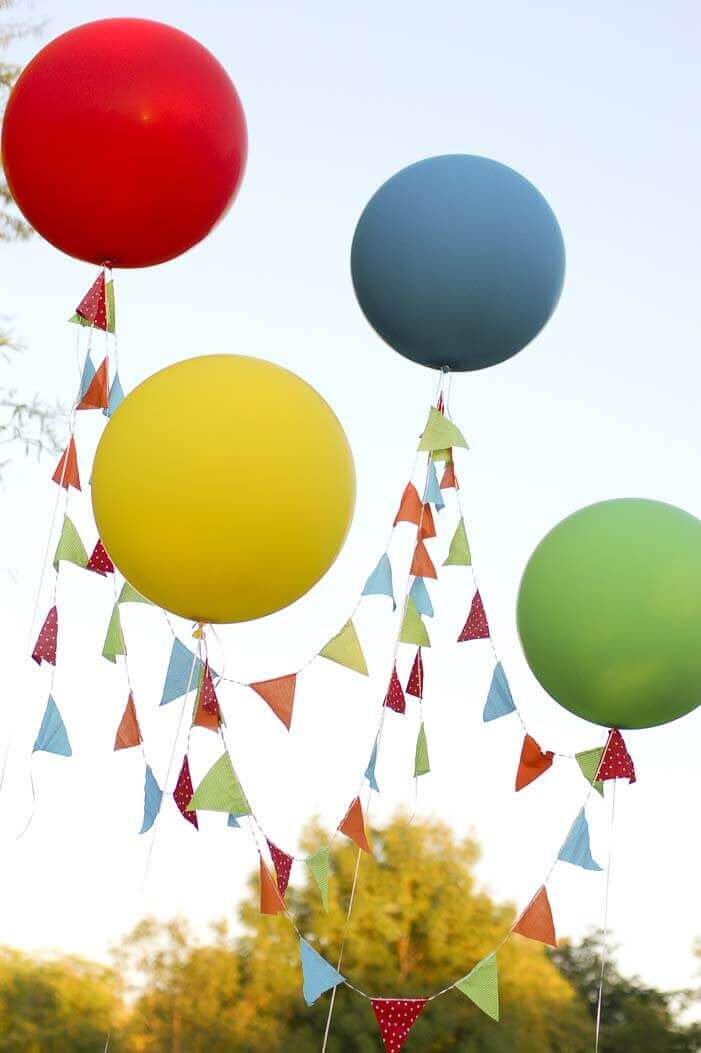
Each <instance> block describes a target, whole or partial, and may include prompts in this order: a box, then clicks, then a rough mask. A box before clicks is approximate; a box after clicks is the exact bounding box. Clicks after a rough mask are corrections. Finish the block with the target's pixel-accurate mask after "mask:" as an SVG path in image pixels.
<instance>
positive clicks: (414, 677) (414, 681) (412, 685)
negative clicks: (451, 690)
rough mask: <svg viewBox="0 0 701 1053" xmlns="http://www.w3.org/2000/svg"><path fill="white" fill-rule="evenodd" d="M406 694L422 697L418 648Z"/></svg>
mask: <svg viewBox="0 0 701 1053" xmlns="http://www.w3.org/2000/svg"><path fill="white" fill-rule="evenodd" d="M417 580H418V579H417ZM406 693H407V695H413V696H414V698H423V697H424V661H423V658H422V657H421V648H420V647H419V649H418V651H417V652H416V658H415V659H414V664H413V665H412V667H411V672H410V673H409V680H408V682H407V685H406Z"/></svg>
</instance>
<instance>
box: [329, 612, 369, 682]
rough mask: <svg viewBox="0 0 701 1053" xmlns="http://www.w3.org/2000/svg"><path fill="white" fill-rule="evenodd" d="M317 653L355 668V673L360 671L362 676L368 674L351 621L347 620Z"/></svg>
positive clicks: (349, 667)
mask: <svg viewBox="0 0 701 1053" xmlns="http://www.w3.org/2000/svg"><path fill="white" fill-rule="evenodd" d="M319 654H320V656H321V657H322V658H328V659H329V660H330V661H332V662H338V664H339V665H345V666H346V668H348V669H353V670H355V672H356V673H362V675H363V676H367V675H368V667H367V664H366V662H365V655H364V654H363V649H362V647H361V646H360V640H359V639H358V634H357V632H356V631H355V626H354V625H353V622H352V621H347V622H346V624H345V625H344V626H343V628H342V629H341V631H340V633H337V635H336V636H334V637H333V638H332V639H331V640H329V642H328V643H327V644H326V645H325V647H322V649H321V651H319Z"/></svg>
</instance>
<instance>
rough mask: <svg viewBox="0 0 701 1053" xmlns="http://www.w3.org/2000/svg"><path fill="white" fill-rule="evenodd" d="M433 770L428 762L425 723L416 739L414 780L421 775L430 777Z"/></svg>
mask: <svg viewBox="0 0 701 1053" xmlns="http://www.w3.org/2000/svg"><path fill="white" fill-rule="evenodd" d="M430 770H431V765H430V763H429V760H428V742H427V740H426V729H425V728H424V725H423V721H422V723H421V727H420V728H419V735H418V738H417V739H416V756H415V758H414V778H418V776H419V775H428V773H429V772H430Z"/></svg>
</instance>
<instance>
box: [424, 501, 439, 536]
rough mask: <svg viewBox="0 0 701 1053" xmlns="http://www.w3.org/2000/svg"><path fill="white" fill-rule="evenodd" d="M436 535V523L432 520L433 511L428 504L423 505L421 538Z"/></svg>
mask: <svg viewBox="0 0 701 1053" xmlns="http://www.w3.org/2000/svg"><path fill="white" fill-rule="evenodd" d="M435 536H436V524H435V522H434V520H433V512H432V511H431V506H430V505H424V510H423V517H422V519H421V538H422V540H423V539H428V538H431V537H435Z"/></svg>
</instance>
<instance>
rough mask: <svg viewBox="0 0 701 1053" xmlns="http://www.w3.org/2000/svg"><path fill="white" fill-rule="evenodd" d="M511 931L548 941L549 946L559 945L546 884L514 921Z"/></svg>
mask: <svg viewBox="0 0 701 1053" xmlns="http://www.w3.org/2000/svg"><path fill="white" fill-rule="evenodd" d="M511 931H512V932H517V933H518V934H519V935H520V936H525V937H527V939H529V940H536V941H537V942H538V943H546V944H547V945H548V946H549V947H557V937H556V935H555V924H554V922H553V913H552V910H551V909H550V900H549V899H548V893H547V891H546V889H545V885H542V886H541V887H540V888H539V889H538V891H537V892H536V894H535V896H534V897H533V899H532V900H531V902H530V903H529V904H528V906H527V907H526V909H525V910H524V911H523V913H522V914H521V915H520V916H519V917H518V918H517V919H516V921H515V922H514V925H513V927H512V929H511Z"/></svg>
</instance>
